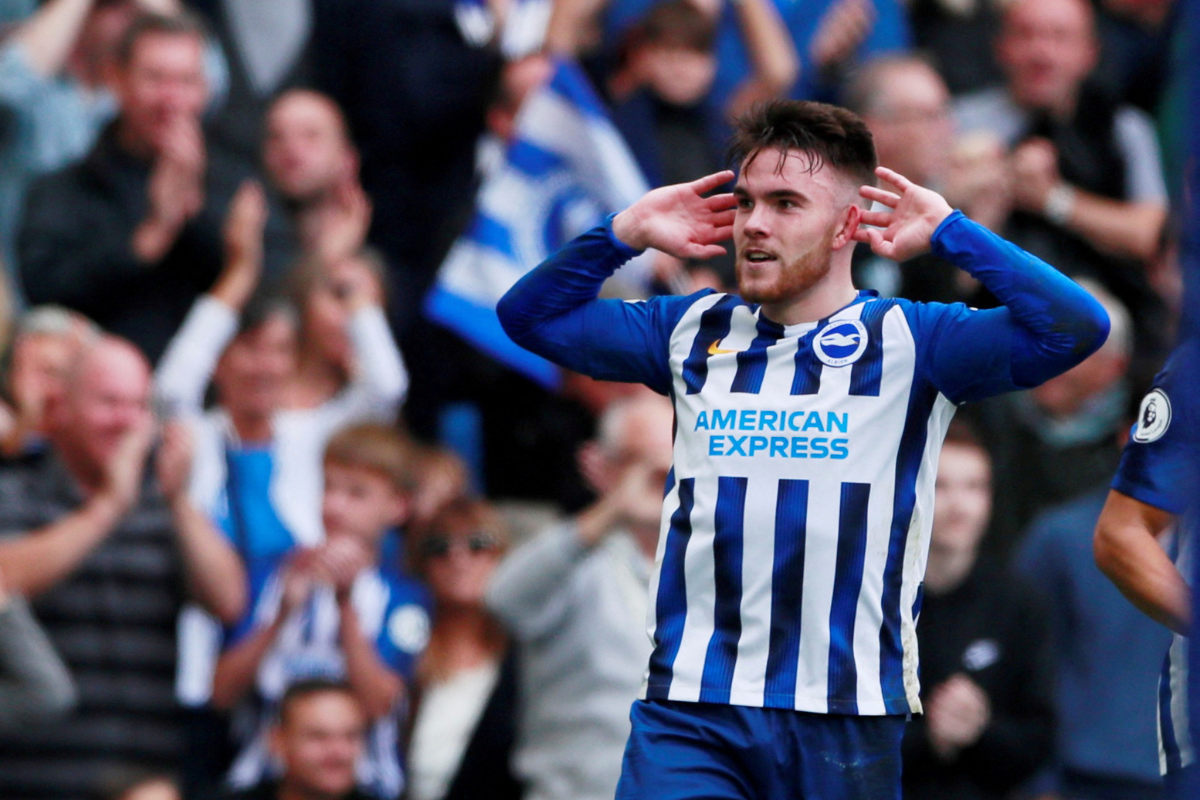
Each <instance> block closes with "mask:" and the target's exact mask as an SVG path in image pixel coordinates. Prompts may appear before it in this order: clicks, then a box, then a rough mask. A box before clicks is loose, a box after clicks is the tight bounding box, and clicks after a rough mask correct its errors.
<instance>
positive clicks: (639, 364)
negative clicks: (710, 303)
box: [496, 171, 734, 393]
mask: <svg viewBox="0 0 1200 800" xmlns="http://www.w3.org/2000/svg"><path fill="white" fill-rule="evenodd" d="M732 178H733V173H732V172H728V171H726V172H718V173H716V174H714V175H709V176H707V177H705V178H701V179H700V180H697V181H693V182H692V183H688V184H679V185H676V186H664V187H662V188H659V189H655V190H654V191H652V192H650V193H648V194H647V195H645V196H644V197H643V198H642V199H641V200H639V201H638V202H637V203H635V204H633V205H632V206H630V207H629V208H627V209H625V210H624V211H622V212H621V213H620V214H617V215H616V216H615V217H613V218H612V219H611V220H610V221H609V223H607V224H606V225H604V226H602V227H599V228H595V229H593V230H591V231H589V232H587V233H585V234H583V235H582V236H580V237H578V238H576V239H574V240H573V241H571V242H570V243H568V244H567V245H566V247H564V248H563V249H561V250H559V251H558V252H557V253H555V254H554V255H553V256H551V257H550V258H549V259H548V260H547V261H545V262H544V263H543V264H542V265H541V266H539V267H538V268H537V269H535V270H533V271H532V272H530V273H529V274H528V275H526V276H525V277H523V278H522V279H521V280H519V281H517V283H516V285H514V286H513V287H512V289H510V290H509V291H508V293H507V294H506V295H505V296H504V297H503V298H501V300H500V302H499V303H498V304H497V306H496V313H497V314H498V315H499V317H500V323H501V325H503V326H504V330H505V332H506V333H508V335H509V336H510V337H511V338H512V340H513V341H514V342H516V343H517V344H519V345H521V346H522V347H524V348H526V349H527V350H529V351H531V352H533V353H536V354H538V355H540V356H542V357H543V358H546V359H549V360H550V361H553V362H554V363H556V364H559V365H561V366H564V367H567V368H568V369H572V370H575V371H576V372H581V373H583V374H585V375H590V376H591V377H593V378H599V379H601V380H615V381H631V382H641V383H645V384H647V385H649V386H650V387H651V388H653V389H655V390H656V391H658V392H663V393H665V392H667V391H669V390H670V386H671V376H670V369H669V365H668V364H667V344H668V340H669V337H670V332H671V330H672V329H673V328H674V326H675V323H676V322H677V321H678V319H679V317H680V316H681V315H682V314H683V312H684V311H686V310H687V308H688V307H689V306H690V305H691V303H692V302H694V300H695V296H694V295H693V296H692V297H690V298H679V297H671V298H655V299H654V300H651V301H649V302H638V303H627V302H624V301H621V300H598V299H597V295H598V294H599V292H600V287H601V286H602V285H603V283H604V281H605V280H606V279H607V278H608V277H609V276H610V275H612V273H613V272H614V271H616V269H617V267H619V266H621V264H623V263H624V262H625V261H627V260H629V259H630V258H631V257H633V256H634V255H636V254H637V253H638V252H639V251H641V250H644V249H645V248H647V247H653V248H655V249H657V250H661V251H663V252H666V253H670V254H671V255H674V256H678V257H681V258H711V257H713V256H716V255H721V254H722V253H724V252H725V251H724V248H723V247H721V246H720V244H718V242H721V241H724V240H725V239H727V238H729V236H730V234H731V233H732V230H733V215H734V211H733V197H732V195H728V194H722V195H716V196H714V197H708V198H706V197H704V194H705V193H707V192H709V191H712V190H713V189H715V188H717V187H718V186H720V185H722V184H723V183H726V182H728V181H729V180H732Z"/></svg>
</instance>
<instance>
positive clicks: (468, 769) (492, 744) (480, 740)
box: [408, 499, 521, 800]
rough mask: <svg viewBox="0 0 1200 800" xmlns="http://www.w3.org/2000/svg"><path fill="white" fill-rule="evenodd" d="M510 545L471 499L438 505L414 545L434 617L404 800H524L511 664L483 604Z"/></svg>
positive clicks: (420, 676)
mask: <svg viewBox="0 0 1200 800" xmlns="http://www.w3.org/2000/svg"><path fill="white" fill-rule="evenodd" d="M506 545H507V536H506V534H505V531H504V529H503V527H502V525H501V524H500V519H499V517H498V515H497V514H496V512H495V511H494V510H493V509H492V508H491V507H490V506H488V505H487V503H485V502H483V501H481V500H469V499H459V500H455V501H453V502H451V503H449V504H448V505H446V506H445V507H443V508H442V510H441V511H439V512H438V513H437V514H436V515H435V516H434V517H433V518H432V519H431V520H430V521H429V524H428V525H426V526H424V528H423V529H422V530H421V531H420V532H418V533H417V535H416V537H415V541H414V542H413V543H412V547H413V549H412V552H413V554H414V559H415V564H414V566H415V568H416V572H417V573H418V574H419V575H421V576H422V577H423V578H424V579H425V581H426V583H427V584H428V586H429V589H430V591H431V592H432V594H433V600H434V617H433V628H432V631H431V632H430V637H429V644H428V647H427V648H426V650H425V654H424V656H423V657H422V660H421V664H420V666H419V667H418V670H417V687H416V691H415V693H414V694H415V706H414V715H413V720H414V722H413V731H412V736H411V739H410V742H409V748H408V759H409V763H408V780H409V788H408V798H409V800H459V799H460V798H463V799H465V798H476V797H489V798H496V800H510V798H511V800H517V798H519V797H520V796H521V787H520V785H519V784H518V783H517V782H516V780H515V779H514V778H513V776H512V773H511V772H510V771H509V766H508V764H509V755H510V753H511V751H512V744H513V737H514V717H515V712H516V701H517V679H516V670H515V658H514V657H513V654H512V652H511V650H510V648H509V644H508V636H507V634H506V633H505V631H504V629H503V628H502V627H501V626H500V624H499V623H498V622H497V621H496V620H495V619H494V618H493V617H492V616H491V615H490V614H489V613H488V611H487V609H486V608H485V607H484V602H483V598H484V590H485V589H486V587H487V584H488V580H489V579H490V578H491V575H492V572H493V571H494V570H495V569H496V565H497V564H499V563H500V558H501V556H502V554H503V552H504V550H505V548H506Z"/></svg>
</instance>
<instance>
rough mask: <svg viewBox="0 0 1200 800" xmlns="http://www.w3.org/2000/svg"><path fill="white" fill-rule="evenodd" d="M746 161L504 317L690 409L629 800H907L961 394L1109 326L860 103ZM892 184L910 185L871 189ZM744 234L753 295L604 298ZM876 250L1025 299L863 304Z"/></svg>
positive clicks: (630, 220) (607, 228) (646, 202)
mask: <svg viewBox="0 0 1200 800" xmlns="http://www.w3.org/2000/svg"><path fill="white" fill-rule="evenodd" d="M730 150H731V156H732V160H733V161H734V162H736V163H737V165H738V167H739V171H738V173H737V174H736V183H735V186H734V191H733V193H732V194H721V195H716V196H713V197H706V196H705V195H706V194H707V193H709V192H711V191H713V190H714V189H716V188H717V187H719V186H721V185H722V184H725V183H727V182H728V181H730V180H731V179H734V178H735V173H733V172H721V173H717V174H714V175H710V176H707V177H705V178H701V179H700V180H697V181H694V182H692V183H690V184H683V185H676V186H668V187H663V188H660V189H656V190H654V191H652V192H649V193H648V194H646V195H645V196H644V197H643V198H642V199H641V200H639V201H638V202H637V203H635V204H634V205H633V206H631V207H630V208H628V209H626V210H625V211H623V212H621V213H620V214H617V215H616V216H615V217H613V218H612V219H611V220H610V221H609V222H608V223H607V224H605V225H603V226H601V227H598V228H596V229H594V230H592V231H589V232H588V233H585V234H584V235H582V236H580V237H578V238H577V239H575V240H573V241H572V242H570V243H569V244H567V245H566V246H565V247H564V248H563V249H562V250H560V251H559V252H558V253H556V254H555V255H554V256H552V257H551V258H549V259H548V260H547V261H546V262H544V263H543V264H542V265H541V266H539V267H538V268H537V269H535V270H533V271H532V272H531V273H529V274H528V275H526V276H525V277H523V278H522V279H521V280H520V281H518V282H517V284H516V285H515V286H514V287H513V288H512V289H511V290H510V291H509V293H508V294H507V295H506V296H505V297H504V298H503V299H502V300H501V302H500V304H499V306H498V309H497V310H498V313H499V316H500V320H501V323H502V324H503V325H504V327H505V330H506V331H507V332H508V334H509V335H510V336H511V337H512V338H513V340H514V341H516V342H517V343H518V344H520V345H522V346H524V347H526V348H528V349H530V350H531V351H533V352H535V353H537V354H539V355H541V356H543V357H545V358H548V359H549V360H551V361H554V362H556V363H558V364H561V365H563V366H565V367H567V368H569V369H572V370H575V371H578V372H582V373H584V374H587V375H590V376H592V377H594V378H598V379H605V380H623V381H632V382H641V383H645V384H647V385H648V386H650V388H652V389H654V390H656V391H658V392H659V393H662V394H667V395H669V396H670V397H671V399H672V401H673V403H674V406H675V442H674V457H673V465H672V470H671V473H670V474H669V476H668V479H667V482H666V487H665V490H666V491H665V497H664V501H663V513H662V517H661V519H662V524H661V529H660V539H659V547H658V559H657V561H658V564H657V574H655V575H654V576H653V577H652V579H651V584H650V601H649V611H648V615H647V616H648V619H647V623H648V627H649V629H650V633H651V638H652V640H653V644H654V650H653V653H652V654H651V656H650V664H649V670H648V675H647V680H646V684H645V689H644V691H643V693H642V698H643V699H640V700H638V701H636V702H635V703H634V706H633V709H632V712H631V720H632V733H631V736H630V740H629V744H628V746H627V748H626V751H625V757H624V765H623V771H622V777H621V783H620V785H619V787H618V790H617V797H618V798H641V797H655V798H659V799H660V800H661V798H679V799H680V800H682V799H683V798H696V797H707V798H713V797H719V798H725V797H728V798H741V797H746V796H755V797H771V798H774V797H780V798H782V797H789V798H794V797H802V798H818V797H819V798H822V800H830V799H831V798H832V799H833V800H838V799H840V798H872V800H876V799H877V798H888V797H895V798H898V797H899V796H900V740H901V736H902V735H903V730H904V722H905V719H906V717H907V716H908V715H909V714H911V713H920V711H921V701H920V696H919V691H920V683H919V680H918V676H917V664H918V655H917V640H916V617H917V615H918V614H919V613H920V584H921V578H922V575H923V573H924V568H925V559H926V555H927V552H928V546H929V533H930V525H931V522H932V515H931V513H930V509H931V508H932V504H933V476H934V474H936V469H935V468H936V464H937V457H938V451H939V449H940V446H941V442H942V437H943V436H944V434H945V430H946V426H947V425H948V424H949V422H950V419H951V417H952V416H953V413H954V411H955V409H956V407H957V405H958V404H960V403H963V402H967V401H972V400H979V399H982V398H984V397H988V396H990V395H994V394H999V393H1002V392H1006V391H1013V390H1017V389H1022V388H1027V387H1030V386H1035V385H1037V384H1039V383H1041V382H1043V381H1045V380H1047V379H1048V378H1050V377H1052V376H1053V375H1057V374H1059V373H1061V372H1063V371H1065V370H1067V369H1069V368H1070V367H1072V366H1073V365H1075V364H1077V363H1079V361H1081V360H1082V359H1084V358H1086V357H1087V355H1088V354H1089V353H1091V352H1093V351H1094V350H1095V349H1096V348H1098V347H1099V346H1100V345H1101V343H1103V341H1104V339H1105V337H1106V336H1107V333H1108V319H1107V316H1106V315H1105V313H1104V310H1103V308H1101V307H1100V306H1099V304H1098V303H1096V302H1095V301H1094V300H1093V299H1092V298H1091V297H1090V295H1088V294H1087V292H1085V291H1083V290H1082V289H1080V288H1079V287H1078V286H1076V285H1075V284H1074V283H1073V282H1072V281H1070V280H1069V279H1067V278H1065V277H1064V276H1063V275H1061V274H1060V273H1058V272H1057V271H1056V270H1055V269H1053V268H1052V267H1050V266H1049V265H1047V264H1045V263H1044V262H1042V261H1040V260H1038V259H1037V258H1035V257H1033V256H1031V255H1029V254H1028V253H1025V252H1024V251H1022V250H1020V249H1019V248H1017V247H1014V246H1013V245H1011V244H1010V243H1008V242H1006V241H1004V240H1003V239H1001V238H999V237H997V236H995V235H994V234H992V233H991V232H989V231H987V230H986V229H984V228H982V227H980V226H979V225H976V224H975V223H973V222H971V221H970V220H968V219H967V218H966V217H964V216H963V215H962V214H961V213H959V212H955V211H953V210H952V209H951V208H950V206H949V205H948V204H947V203H946V201H945V200H944V199H943V198H942V197H941V196H940V195H938V194H937V193H936V192H933V191H931V190H929V189H925V188H923V187H920V186H917V185H915V184H913V183H912V182H911V181H909V180H907V179H906V178H904V177H903V176H901V175H898V174H896V173H895V172H892V171H891V170H888V169H886V168H878V169H877V164H876V156H875V150H874V144H873V142H872V139H871V134H870V132H869V131H868V130H867V128H866V126H865V124H864V123H863V122H862V120H861V119H859V118H858V117H857V116H855V115H854V114H851V113H850V112H848V111H846V110H844V109H840V108H836V107H833V106H827V105H823V104H819V103H805V102H793V101H775V102H771V103H767V104H765V105H762V106H759V107H757V108H756V109H755V110H754V111H752V112H751V113H750V114H748V115H746V116H745V117H743V118H742V119H741V120H739V122H738V124H737V126H736V132H735V134H734V137H733V141H732V146H731V148H730ZM877 175H878V177H879V178H882V179H883V180H884V181H885V182H886V183H887V184H888V185H889V186H890V189H881V188H876V187H875V186H874V185H868V184H874V182H875V178H876V176H877ZM873 201H878V202H879V203H881V204H883V205H884V206H885V207H886V208H885V209H884V210H880V211H869V210H867V209H866V206H867V205H868V204H869V203H870V202H873ZM866 226H873V227H866ZM731 236H732V238H733V240H734V245H735V248H736V268H737V278H738V294H736V295H734V294H719V293H714V292H711V291H704V292H699V293H696V294H693V295H690V296H687V297H656V298H653V299H651V300H649V301H645V302H635V303H629V302H622V301H619V300H601V299H598V298H597V294H598V292H599V289H600V286H601V284H602V283H603V282H604V280H605V279H606V278H607V277H608V276H609V275H610V274H611V273H612V272H613V271H614V270H615V269H616V268H617V267H618V266H620V265H621V264H622V263H624V261H626V260H628V259H629V258H630V257H632V256H633V255H634V254H636V253H637V252H638V251H639V250H641V249H643V248H646V247H653V248H655V249H658V250H662V251H664V252H667V253H670V254H672V255H675V256H678V257H682V258H707V257H712V256H715V255H717V254H718V253H719V252H721V251H722V250H723V248H722V247H721V245H720V243H721V242H722V241H724V240H726V239H728V238H730V237H731ZM857 241H864V242H867V243H869V244H870V245H871V247H872V248H873V249H874V250H875V252H876V253H878V254H879V255H881V256H883V257H885V258H890V259H892V260H895V261H906V260H908V259H910V258H912V257H914V256H916V255H919V254H921V253H923V252H926V251H929V250H932V252H933V253H934V254H936V255H938V256H940V257H941V258H944V259H946V260H947V261H950V262H951V263H954V264H956V265H958V266H959V267H961V268H963V269H965V270H966V271H967V272H969V273H970V274H971V275H972V276H974V277H975V278H976V279H978V280H979V281H980V282H982V283H983V284H984V285H985V286H986V287H987V289H988V290H989V291H991V292H992V294H993V295H995V296H996V298H997V299H998V300H999V301H1000V303H1001V307H999V308H996V309H989V310H984V311H976V310H972V309H969V308H967V307H966V306H963V305H961V304H955V305H942V304H920V303H913V302H910V301H907V300H903V299H898V298H896V299H893V298H887V299H884V298H879V297H878V296H876V295H875V293H873V292H869V291H862V292H860V291H857V290H855V288H854V285H853V283H852V282H851V277H850V260H851V254H852V249H853V247H852V245H853V243H854V242H857ZM848 763H852V764H855V765H857V766H856V768H855V769H849V770H847V769H842V768H841V767H840V765H842V764H848ZM834 765H838V766H834Z"/></svg>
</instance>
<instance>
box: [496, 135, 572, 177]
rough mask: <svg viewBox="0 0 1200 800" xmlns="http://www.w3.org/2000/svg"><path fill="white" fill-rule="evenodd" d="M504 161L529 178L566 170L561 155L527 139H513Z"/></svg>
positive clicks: (565, 163) (565, 164)
mask: <svg viewBox="0 0 1200 800" xmlns="http://www.w3.org/2000/svg"><path fill="white" fill-rule="evenodd" d="M505 160H506V161H507V162H508V165H509V166H510V167H512V168H513V169H515V170H517V171H519V172H521V173H523V174H525V175H528V176H529V177H531V178H544V177H546V176H547V175H550V174H551V173H554V172H561V171H563V170H565V169H567V162H566V161H565V160H564V159H563V157H562V156H561V155H559V154H558V153H555V152H554V151H552V150H547V149H545V148H544V147H539V146H538V145H536V144H534V143H533V142H531V141H529V140H527V139H514V140H513V141H512V143H510V144H509V146H508V152H507V153H506V154H505Z"/></svg>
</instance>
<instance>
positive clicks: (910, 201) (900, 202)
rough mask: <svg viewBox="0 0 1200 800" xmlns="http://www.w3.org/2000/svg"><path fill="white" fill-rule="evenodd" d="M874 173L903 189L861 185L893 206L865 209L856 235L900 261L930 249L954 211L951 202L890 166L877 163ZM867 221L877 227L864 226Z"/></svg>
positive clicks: (867, 195)
mask: <svg viewBox="0 0 1200 800" xmlns="http://www.w3.org/2000/svg"><path fill="white" fill-rule="evenodd" d="M875 174H876V175H878V176H879V177H880V178H882V179H883V180H884V181H886V182H888V183H889V184H891V185H892V186H894V187H896V189H898V190H899V192H900V193H899V194H897V193H896V192H889V191H887V190H885V189H879V188H876V187H874V186H863V187H862V188H861V189H859V190H858V192H859V194H861V195H862V196H863V197H865V198H866V199H868V200H872V201H875V202H879V203H882V204H883V205H885V206H887V207H888V209H890V210H888V211H865V212H863V215H862V222H861V223H860V224H859V226H858V230H856V231H855V232H854V239H855V240H856V241H859V242H866V243H867V244H869V245H871V250H873V251H874V252H875V254H876V255H878V256H882V257H883V258H888V259H891V260H892V261H897V262H899V261H907V260H908V259H910V258H915V257H916V256H919V255H923V254H925V253H928V252H929V248H930V239H931V238H932V237H933V232H934V231H935V230H937V227H938V225H940V224H941V223H942V220H944V219H945V218H946V217H948V216H950V213H951V212H952V211H953V209H952V208H950V204H949V203H947V202H946V199H945V198H944V197H942V196H941V195H940V194H938V193H937V192H935V191H933V190H932V189H926V188H925V187H923V186H918V185H917V184H915V183H913V182H912V181H910V180H909V179H908V178H906V177H904V176H903V175H901V174H900V173H898V172H894V171H893V170H890V169H888V168H887V167H877V168H876V169H875ZM866 225H873V226H875V227H873V228H868V227H864V226H866ZM880 228H882V229H883V230H880Z"/></svg>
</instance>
